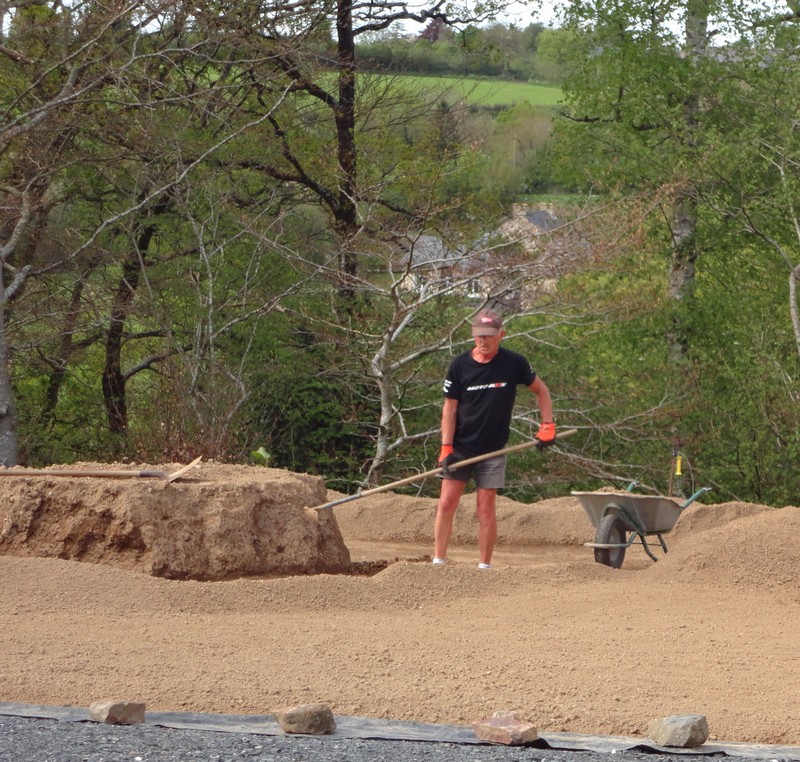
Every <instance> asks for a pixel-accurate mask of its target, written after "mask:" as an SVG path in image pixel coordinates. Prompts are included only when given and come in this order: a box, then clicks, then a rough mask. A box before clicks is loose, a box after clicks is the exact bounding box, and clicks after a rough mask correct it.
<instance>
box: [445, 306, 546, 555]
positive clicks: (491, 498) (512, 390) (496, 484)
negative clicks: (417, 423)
mask: <svg viewBox="0 0 800 762" xmlns="http://www.w3.org/2000/svg"><path fill="white" fill-rule="evenodd" d="M472 336H473V338H474V340H475V346H474V347H473V348H472V349H471V350H469V351H467V352H463V353H462V354H460V355H458V356H457V357H455V358H454V359H453V361H452V362H451V363H450V368H449V369H448V371H447V378H446V379H445V382H444V396H445V400H444V407H443V408H442V450H441V452H440V454H439V466H441V467H442V469H443V474H442V476H443V478H442V491H441V495H440V497H439V505H438V508H437V510H436V523H435V526H434V545H435V556H434V558H433V563H434V564H443V563H446V561H447V546H448V545H449V543H450V535H451V534H452V532H453V520H454V518H455V514H456V510H457V508H458V504H459V502H460V500H461V496H462V495H463V494H464V489H465V487H466V486H467V482H468V481H469V480H470V478H471V477H473V476H474V478H475V482H476V484H477V488H478V494H477V508H478V524H479V530H478V552H479V556H480V563H479V564H478V568H479V569H491V568H492V566H491V564H492V553H493V552H494V546H495V541H496V539H497V516H496V510H495V504H496V501H497V490H498V489H501V488H502V487H504V486H505V471H506V456H505V455H499V456H496V457H494V458H489V459H487V460H484V461H481V462H479V463H475V464H473V465H471V466H465V467H464V468H458V469H451V468H450V466H452V465H453V464H454V463H457V462H458V461H459V460H465V459H466V458H472V457H474V456H476V455H484V454H485V453H489V452H493V451H495V450H501V449H503V448H504V447H505V446H506V443H507V442H508V437H509V433H510V429H511V414H512V411H513V407H514V400H515V398H516V394H517V385H518V384H521V385H523V386H527V387H528V388H529V389H530V390H531V391H532V392H533V393H534V395H535V396H536V401H537V405H538V407H539V413H540V415H541V420H542V423H541V425H540V426H539V430H538V432H537V433H536V438H537V439H538V440H539V441H540V442H541V445H540V446H546V445H548V444H552V443H553V441H554V440H555V436H556V427H555V424H554V423H553V402H552V400H551V399H550V391H549V390H548V388H547V386H546V385H545V383H544V381H542V379H541V378H539V377H538V376H537V375H536V373H534V371H533V368H531V366H530V363H529V362H528V361H527V360H526V359H525V358H524V357H523V356H522V355H520V354H517V353H516V352H511V351H510V350H508V349H504V348H501V347H500V342H501V341H502V340H503V337H504V336H505V330H503V321H502V319H501V318H500V316H499V315H497V314H496V313H494V312H492V311H491V310H484V311H482V312H479V313H478V314H477V315H476V316H475V318H474V320H473V322H472Z"/></svg>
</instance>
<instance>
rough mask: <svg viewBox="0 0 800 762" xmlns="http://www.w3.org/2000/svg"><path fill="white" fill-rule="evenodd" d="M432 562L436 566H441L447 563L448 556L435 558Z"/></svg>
mask: <svg viewBox="0 0 800 762" xmlns="http://www.w3.org/2000/svg"><path fill="white" fill-rule="evenodd" d="M431 563H432V564H433V565H434V566H441V565H442V564H446V563H447V559H446V558H434V559H433V561H431Z"/></svg>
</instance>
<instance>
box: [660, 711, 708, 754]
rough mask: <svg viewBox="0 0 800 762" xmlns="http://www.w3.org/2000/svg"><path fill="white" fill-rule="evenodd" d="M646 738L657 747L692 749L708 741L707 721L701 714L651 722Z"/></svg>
mask: <svg viewBox="0 0 800 762" xmlns="http://www.w3.org/2000/svg"><path fill="white" fill-rule="evenodd" d="M647 736H648V738H650V739H651V740H652V741H654V742H655V743H657V744H658V745H659V746H675V747H680V748H685V749H693V748H695V747H697V746H702V745H703V744H704V743H705V742H706V741H707V740H708V721H707V720H706V717H705V715H702V714H678V715H673V716H671V717H662V718H660V719H656V720H652V721H651V722H650V724H649V725H648V727H647Z"/></svg>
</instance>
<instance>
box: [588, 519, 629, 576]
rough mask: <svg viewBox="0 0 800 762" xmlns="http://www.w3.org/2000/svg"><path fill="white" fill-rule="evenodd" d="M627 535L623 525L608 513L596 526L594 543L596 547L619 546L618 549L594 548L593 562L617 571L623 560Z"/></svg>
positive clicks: (620, 520)
mask: <svg viewBox="0 0 800 762" xmlns="http://www.w3.org/2000/svg"><path fill="white" fill-rule="evenodd" d="M626 540H627V533H626V532H625V524H624V523H623V522H622V519H620V518H619V516H617V515H616V514H613V513H609V514H607V515H605V516H603V518H602V519H601V520H600V523H599V524H598V525H597V533H596V534H595V542H596V543H597V544H598V545H620V546H623V547H619V548H595V549H594V560H595V561H596V562H597V563H598V564H605V565H606V566H610V567H611V568H613V569H619V568H620V567H621V566H622V562H623V561H624V560H625V550H626V548H625V547H624V545H625V542H626Z"/></svg>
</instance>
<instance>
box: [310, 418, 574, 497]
mask: <svg viewBox="0 0 800 762" xmlns="http://www.w3.org/2000/svg"><path fill="white" fill-rule="evenodd" d="M577 432H578V430H577V429H565V430H564V431H560V432H558V433H557V434H556V439H562V438H563V437H569V436H572V435H573V434H577ZM537 444H539V440H538V439H532V440H531V441H529V442H522V443H521V444H517V445H511V447H504V448H503V449H502V450H495V451H494V452H487V453H484V454H483V455H476V456H475V457H473V458H466V459H465V460H459V461H458V462H457V463H453V465H452V466H450V470H451V471H454V470H455V469H457V468H461V467H462V466H471V465H472V464H473V463H480V461H482V460H489V458H496V457H497V456H499V455H506V454H507V453H510V452H518V451H519V450H526V449H528V448H529V447H535V446H536V445H537ZM442 471H443V469H442V467H441V466H440V467H438V468H433V469H431V470H430V471H424V472H423V473H421V474H414V476H408V477H406V478H405V479H400V480H399V481H396V482H391V484H384V485H382V486H380V487H373V488H372V489H368V490H365V491H363V492H357V493H356V494H355V495H348V496H347V497H342V498H339V499H338V500H333V501H331V502H330V503H323V504H322V505H318V506H316V507H315V508H314V509H313V510H315V511H321V510H324V509H325V508H333V507H334V506H336V505H342V504H343V503H349V502H351V501H352V500H358V499H360V498H362V497H367V496H368V495H375V494H377V493H378V492H386V491H387V490H390V489H395V488H396V487H402V486H403V485H404V484H411V483H412V482H418V481H419V480H420V479H427V478H428V477H429V476H436V475H438V474H440V473H442Z"/></svg>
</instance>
